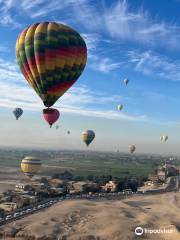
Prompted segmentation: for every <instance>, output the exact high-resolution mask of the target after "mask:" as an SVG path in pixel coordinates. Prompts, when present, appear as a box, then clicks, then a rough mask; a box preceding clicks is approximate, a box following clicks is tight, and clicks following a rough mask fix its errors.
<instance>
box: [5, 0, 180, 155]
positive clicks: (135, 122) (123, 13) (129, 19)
mask: <svg viewBox="0 0 180 240" xmlns="http://www.w3.org/2000/svg"><path fill="white" fill-rule="evenodd" d="M179 12H180V1H179V0H171V1H169V0H159V1H156V0H151V1H148V0H144V1H143V0H136V1H133V0H131V1H130V0H129V1H118V0H114V1H113V0H112V1H108V0H99V1H95V0H66V1H63V0H51V1H46V0H34V1H29V0H6V1H4V0H0V15H1V18H0V31H1V35H0V40H1V41H0V115H1V118H0V123H1V128H2V130H1V140H0V145H2V146H8V145H10V146H25V147H33V146H35V147H54V148H69V149H85V147H84V145H83V144H82V143H81V141H80V140H79V135H80V132H81V131H82V130H84V129H94V130H95V131H96V140H95V141H94V143H92V145H91V149H92V150H98V149H99V150H104V149H106V150H116V149H119V150H121V151H127V146H128V145H129V144H136V145H137V152H138V151H139V152H154V153H157V152H160V153H161V152H162V153H180V150H179V147H178V145H179V142H180V137H179V134H178V133H179V131H180V110H179V106H180V98H179V92H180V58H179V54H180V44H179V42H180V18H179ZM42 21H56V22H61V23H64V24H67V25H70V26H71V27H73V28H74V29H76V30H77V31H78V32H79V33H81V34H82V36H83V37H84V39H85V41H86V43H87V46H88V62H87V65H86V68H85V70H84V72H83V74H82V76H81V77H80V78H79V80H78V81H77V82H76V84H75V85H74V87H73V88H71V89H70V90H69V91H68V92H67V93H66V94H65V95H64V96H63V97H62V98H61V99H60V100H59V101H58V102H57V103H56V104H55V107H56V108H58V109H59V110H60V112H61V118H60V120H59V123H58V124H59V126H60V128H59V130H58V131H57V130H56V131H55V129H51V130H50V129H48V127H47V125H46V123H45V122H44V121H43V119H42V114H41V110H42V108H43V104H42V103H41V100H40V99H39V97H38V96H36V94H35V92H34V91H33V90H32V89H31V87H30V86H29V85H28V84H27V82H26V81H25V80H24V77H23V76H22V74H21V73H20V71H19V68H18V66H17V64H16V58H15V42H16V38H17V36H18V34H19V33H20V32H21V31H22V30H23V29H24V28H25V27H26V26H28V25H29V24H32V23H35V22H42ZM124 78H128V79H130V83H129V85H128V86H127V87H125V86H124V84H123V79H124ZM118 104H123V105H124V109H123V111H122V112H121V113H120V112H118V111H117V110H116V108H117V105H118ZM17 106H18V107H22V108H23V109H24V111H25V112H24V115H23V117H22V118H21V119H20V120H19V121H18V122H16V121H15V120H14V118H13V116H12V109H13V108H14V107H17ZM67 130H71V135H70V136H67V134H66V132H67ZM160 134H168V135H169V142H168V144H167V146H168V147H167V146H166V145H162V144H160V143H159V136H160Z"/></svg>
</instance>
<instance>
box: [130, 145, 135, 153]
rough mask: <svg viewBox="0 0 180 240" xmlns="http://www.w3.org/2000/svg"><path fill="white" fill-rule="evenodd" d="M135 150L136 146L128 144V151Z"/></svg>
mask: <svg viewBox="0 0 180 240" xmlns="http://www.w3.org/2000/svg"><path fill="white" fill-rule="evenodd" d="M135 150H136V146H135V145H129V151H130V153H133V152H134V151H135Z"/></svg>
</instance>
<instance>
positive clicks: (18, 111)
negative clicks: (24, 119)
mask: <svg viewBox="0 0 180 240" xmlns="http://www.w3.org/2000/svg"><path fill="white" fill-rule="evenodd" d="M13 114H14V116H15V118H16V120H18V118H19V117H20V116H21V115H22V114H23V110H22V108H15V109H14V110H13Z"/></svg>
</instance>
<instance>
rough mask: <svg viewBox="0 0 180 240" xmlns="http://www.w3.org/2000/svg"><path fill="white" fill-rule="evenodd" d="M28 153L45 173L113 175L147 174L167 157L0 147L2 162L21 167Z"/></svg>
mask: <svg viewBox="0 0 180 240" xmlns="http://www.w3.org/2000/svg"><path fill="white" fill-rule="evenodd" d="M29 155H30V156H36V157H38V158H40V159H41V161H42V172H43V169H46V170H45V172H46V175H52V174H54V173H60V172H63V171H65V170H68V171H70V172H72V173H73V174H74V175H75V176H88V175H96V176H99V175H101V176H102V175H112V176H114V177H125V176H137V177H138V176H148V174H150V173H154V171H155V169H156V168H157V166H159V165H160V164H161V162H162V160H163V159H164V158H165V157H164V156H160V155H159V156H158V155H146V154H133V155H130V154H127V153H116V152H91V151H87V152H85V151H64V150H62V151H53V150H49V151H48V150H46V151H44V150H21V149H1V150H0V165H1V166H8V167H18V166H20V163H21V160H22V159H23V157H25V156H29ZM175 161H176V162H178V161H179V160H178V159H176V160H175Z"/></svg>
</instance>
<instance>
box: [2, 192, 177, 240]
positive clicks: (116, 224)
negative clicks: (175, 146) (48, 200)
mask: <svg viewBox="0 0 180 240" xmlns="http://www.w3.org/2000/svg"><path fill="white" fill-rule="evenodd" d="M179 208H180V192H178V193H166V194H161V195H154V196H152V195H151V196H150V195H149V196H147V195H146V196H145V195H142V196H136V197H132V198H129V199H126V200H121V201H117V200H112V201H107V200H106V201H101V202H98V201H88V200H82V201H81V200H78V201H77V200H68V201H65V202H62V203H57V204H55V205H54V206H52V207H50V208H49V209H46V210H43V211H41V212H39V213H37V214H33V215H31V216H29V217H26V218H24V219H21V220H18V221H16V223H11V224H9V225H6V226H4V227H1V228H0V233H3V234H4V236H6V237H1V239H6V240H10V239H11V240H13V239H14V238H12V237H11V238H9V237H7V235H8V234H10V233H12V235H15V239H18V240H30V239H31V240H35V239H39V240H56V239H59V240H134V239H151V240H177V239H180V232H179V231H180V211H179ZM137 226H140V227H142V228H146V229H164V228H165V230H166V231H167V230H169V232H170V233H165V234H162V233H161V234H155V233H154V234H150V233H146V234H143V235H142V236H136V235H135V233H134V230H135V228H136V227H137ZM1 236H2V235H1Z"/></svg>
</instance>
